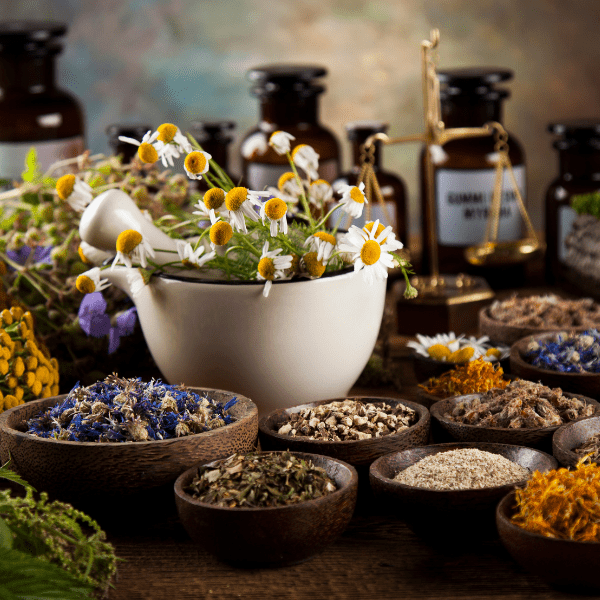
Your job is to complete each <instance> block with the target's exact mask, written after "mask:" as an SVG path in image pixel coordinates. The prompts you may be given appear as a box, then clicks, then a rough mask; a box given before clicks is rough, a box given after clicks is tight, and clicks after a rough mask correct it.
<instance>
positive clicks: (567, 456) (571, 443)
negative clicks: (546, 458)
mask: <svg viewBox="0 0 600 600" xmlns="http://www.w3.org/2000/svg"><path fill="white" fill-rule="evenodd" d="M598 433H600V415H597V416H595V417H589V418H587V419H583V420H582V421H574V422H573V423H567V424H565V425H562V426H561V427H559V428H558V429H557V430H556V431H555V432H554V435H553V436H552V454H554V456H555V458H556V459H557V460H558V462H559V463H560V464H561V465H563V466H565V467H574V466H575V465H576V464H577V463H578V462H579V460H580V459H581V458H582V457H581V456H580V455H579V454H577V453H576V452H575V451H574V450H575V448H577V447H578V446H581V444H583V443H584V442H587V441H588V440H589V439H590V438H591V437H592V436H593V435H596V434H598Z"/></svg>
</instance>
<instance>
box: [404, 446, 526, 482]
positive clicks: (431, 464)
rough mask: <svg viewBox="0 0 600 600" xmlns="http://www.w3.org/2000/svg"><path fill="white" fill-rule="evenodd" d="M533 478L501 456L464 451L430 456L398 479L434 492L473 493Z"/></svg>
mask: <svg viewBox="0 0 600 600" xmlns="http://www.w3.org/2000/svg"><path fill="white" fill-rule="evenodd" d="M530 475H531V473H530V472H529V470H528V469H526V468H525V467H522V466H521V465H518V464H516V463H514V462H511V461H510V460H508V459H507V458H504V457H503V456H500V455H499V454H492V453H491V452H484V451H482V450H477V449H476V448H461V449H459V450H448V451H446V452H439V453H437V454H433V455H431V456H426V457H425V458H422V459H421V460H420V461H419V462H417V463H415V464H414V465H411V466H410V467H408V468H407V469H404V470H403V471H400V472H399V473H398V474H397V475H396V477H394V479H395V480H396V481H399V482H400V483H403V484H405V485H410V486H414V487H422V488H428V489H431V490H471V489H480V488H487V487H495V486H498V485H506V484H507V483H516V482H517V481H523V480H524V479H528V478H529V476H530Z"/></svg>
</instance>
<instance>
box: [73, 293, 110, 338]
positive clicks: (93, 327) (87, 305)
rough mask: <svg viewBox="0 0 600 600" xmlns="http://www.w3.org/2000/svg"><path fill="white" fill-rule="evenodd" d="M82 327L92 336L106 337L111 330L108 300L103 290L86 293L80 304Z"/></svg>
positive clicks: (80, 322)
mask: <svg viewBox="0 0 600 600" xmlns="http://www.w3.org/2000/svg"><path fill="white" fill-rule="evenodd" d="M77 316H78V317H79V324H80V325H81V329H83V331H84V332H85V333H86V334H87V335H91V336H92V337H104V336H105V335H108V333H109V332H110V317H109V316H108V315H107V314H106V300H105V299H104V297H103V296H102V293H101V292H93V293H91V294H86V295H85V296H84V297H83V300H82V301H81V304H80V305H79V312H78V314H77Z"/></svg>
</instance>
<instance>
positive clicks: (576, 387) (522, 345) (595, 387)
mask: <svg viewBox="0 0 600 600" xmlns="http://www.w3.org/2000/svg"><path fill="white" fill-rule="evenodd" d="M560 331H567V330H564V329H561V330H560ZM557 333H558V332H557V331H554V332H547V333H541V334H539V335H532V336H527V337H525V338H523V339H520V340H518V341H517V342H515V343H514V344H513V345H512V346H511V349H510V368H511V372H512V374H513V375H514V376H515V377H520V378H521V379H528V380H529V381H541V382H542V383H543V384H544V385H547V386H548V387H559V388H561V389H563V390H564V391H566V392H572V393H574V394H583V395H584V396H590V397H591V398H594V399H600V373H561V372H559V371H551V370H550V369H540V368H539V367H534V366H533V365H532V364H530V363H528V362H527V360H526V358H525V353H526V351H527V346H528V345H529V343H530V342H531V341H533V340H535V341H537V342H545V341H547V340H548V339H549V338H552V337H554V336H555V335H556V334H557Z"/></svg>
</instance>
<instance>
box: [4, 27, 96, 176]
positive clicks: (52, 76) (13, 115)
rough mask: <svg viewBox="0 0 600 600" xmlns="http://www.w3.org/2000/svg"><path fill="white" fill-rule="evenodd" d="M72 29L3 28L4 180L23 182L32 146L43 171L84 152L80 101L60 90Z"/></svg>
mask: <svg viewBox="0 0 600 600" xmlns="http://www.w3.org/2000/svg"><path fill="white" fill-rule="evenodd" d="M66 32H67V27H66V25H64V24H62V23H53V22H43V21H41V22H37V21H8V22H1V23H0V114H1V115H2V118H1V119H0V178H1V179H5V180H9V181H11V180H20V178H21V173H22V172H23V170H24V163H25V157H26V155H27V153H28V152H29V150H30V148H31V147H32V146H35V148H36V150H37V155H38V160H39V161H40V163H41V165H42V167H43V168H47V167H49V166H50V165H51V164H52V163H53V162H55V161H57V160H60V159H64V158H72V157H75V156H78V155H79V154H81V153H82V152H83V150H84V146H85V144H84V119H83V111H82V109H81V106H80V104H79V102H78V100H77V99H76V98H75V97H74V96H72V95H71V94H69V93H67V92H65V91H63V90H61V89H59V88H57V86H56V58H57V56H58V54H59V53H60V52H61V51H62V44H61V42H60V38H62V37H63V36H64V35H65V33H66Z"/></svg>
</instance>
